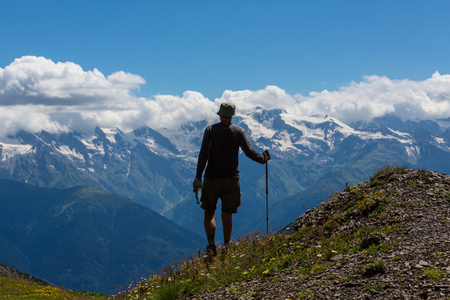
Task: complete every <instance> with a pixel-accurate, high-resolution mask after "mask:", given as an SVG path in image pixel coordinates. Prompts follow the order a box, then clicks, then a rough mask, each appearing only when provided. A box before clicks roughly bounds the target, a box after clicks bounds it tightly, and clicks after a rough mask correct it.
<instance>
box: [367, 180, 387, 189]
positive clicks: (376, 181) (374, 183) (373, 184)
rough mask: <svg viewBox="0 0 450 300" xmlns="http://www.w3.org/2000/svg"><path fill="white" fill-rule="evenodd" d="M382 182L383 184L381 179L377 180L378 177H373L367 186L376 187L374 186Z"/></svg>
mask: <svg viewBox="0 0 450 300" xmlns="http://www.w3.org/2000/svg"><path fill="white" fill-rule="evenodd" d="M382 184H384V182H383V181H381V180H378V179H374V180H372V181H371V182H370V183H369V187H376V186H379V185H382Z"/></svg>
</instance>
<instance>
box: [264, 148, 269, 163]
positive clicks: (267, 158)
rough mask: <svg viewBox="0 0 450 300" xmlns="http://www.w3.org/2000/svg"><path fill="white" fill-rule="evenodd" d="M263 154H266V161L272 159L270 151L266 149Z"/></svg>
mask: <svg viewBox="0 0 450 300" xmlns="http://www.w3.org/2000/svg"><path fill="white" fill-rule="evenodd" d="M263 156H264V158H265V159H266V162H267V161H269V160H270V153H269V151H268V150H265V151H264V152H263Z"/></svg>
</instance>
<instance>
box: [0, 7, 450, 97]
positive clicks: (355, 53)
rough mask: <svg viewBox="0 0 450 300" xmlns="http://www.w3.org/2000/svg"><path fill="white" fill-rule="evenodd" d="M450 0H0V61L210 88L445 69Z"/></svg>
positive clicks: (155, 84)
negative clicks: (38, 62) (31, 61)
mask: <svg viewBox="0 0 450 300" xmlns="http://www.w3.org/2000/svg"><path fill="white" fill-rule="evenodd" d="M449 13H450V2H449V1H264V0H262V1H261V0H258V1H170V0H169V1H67V0H66V1H42V0H41V1H22V0H15V1H7V0H1V1H0V20H1V21H0V22H1V26H0V36H1V37H2V43H1V44H2V46H1V48H0V53H1V55H0V67H2V68H4V67H5V66H7V65H9V64H10V63H11V62H13V61H14V59H16V58H19V57H21V56H24V55H34V56H43V57H45V58H48V59H51V60H53V61H55V62H57V61H61V62H66V61H71V62H74V63H76V64H78V65H80V66H81V67H82V68H83V69H84V70H92V69H94V68H97V69H98V70H100V71H101V72H102V73H103V74H105V75H109V74H111V73H113V72H116V71H125V72H130V73H133V74H138V75H140V76H142V77H143V78H144V80H145V81H146V84H145V85H142V86H141V89H140V95H142V96H146V97H148V96H151V95H155V94H171V95H181V94H182V93H183V92H184V91H186V90H193V91H197V92H200V93H202V94H203V95H205V96H206V97H208V98H209V99H211V100H213V99H214V98H216V97H217V98H219V97H221V95H222V93H223V92H224V91H225V90H244V89H250V90H258V89H262V88H264V87H266V86H267V85H276V86H278V87H280V88H282V89H285V90H286V91H287V92H288V93H290V94H296V93H301V94H303V95H307V94H308V93H309V92H311V91H322V90H324V89H327V90H336V89H337V88H339V87H340V86H344V85H346V84H348V83H349V82H351V81H361V80H362V78H363V76H365V75H379V76H387V77H389V78H391V79H403V78H409V79H411V80H423V79H425V78H428V77H430V76H431V75H432V74H433V73H434V72H435V71H439V72H440V73H441V74H448V73H450V52H449V49H450V38H449V36H450V35H449V32H450V21H449V19H448V15H449Z"/></svg>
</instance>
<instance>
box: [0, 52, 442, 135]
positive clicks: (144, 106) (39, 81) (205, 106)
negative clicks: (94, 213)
mask: <svg viewBox="0 0 450 300" xmlns="http://www.w3.org/2000/svg"><path fill="white" fill-rule="evenodd" d="M142 84H145V80H144V79H143V78H142V77H140V76H139V75H135V74H130V73H125V72H122V71H120V72H116V73H113V74H111V75H109V76H107V77H105V76H104V75H103V74H102V73H101V72H100V71H99V70H97V69H94V70H92V71H84V70H83V69H82V68H81V67H80V66H79V65H77V64H75V63H72V62H65V63H62V62H58V63H54V62H53V61H51V60H49V59H46V58H43V57H35V56H24V57H22V58H18V59H16V60H15V61H14V62H13V63H11V64H10V65H9V66H6V67H5V68H4V69H2V68H0V136H5V135H6V134H14V133H16V132H17V131H19V130H22V129H23V130H27V131H41V130H47V131H50V132H59V131H67V130H70V129H72V130H77V131H84V130H89V129H93V128H94V127H95V126H101V127H119V128H121V129H122V130H129V129H134V128H138V127H141V126H144V125H148V126H150V127H152V128H155V129H158V128H176V127H178V126H180V125H182V124H185V123H187V122H195V121H201V120H207V121H208V122H209V123H211V122H214V121H216V120H217V119H218V118H217V115H216V112H217V110H218V108H219V105H220V103H223V102H232V103H234V104H236V108H237V113H238V114H245V113H247V112H249V111H251V110H252V109H254V108H255V107H256V106H261V107H263V108H265V109H285V110H287V111H288V112H290V113H294V114H299V115H316V114H328V115H332V116H333V117H335V118H337V119H340V120H341V121H343V122H345V123H350V122H353V121H359V120H370V119H372V118H374V117H379V116H383V115H385V114H388V113H395V114H397V115H398V116H400V117H401V118H402V119H404V120H405V119H439V118H448V117H450V75H441V74H439V73H437V72H436V73H435V74H433V75H432V77H431V78H428V79H426V80H424V81H412V80H408V79H404V80H391V79H389V78H387V77H384V76H366V77H364V79H363V81H361V82H351V83H350V84H348V85H346V86H344V87H341V88H340V89H338V90H337V91H322V92H312V93H310V94H309V95H308V96H302V95H289V94H287V93H286V91H284V90H282V89H281V88H279V87H276V86H267V87H266V88H264V89H261V90H257V91H250V90H243V91H230V90H226V91H225V92H224V93H223V95H222V97H221V98H218V99H215V100H214V101H210V100H209V99H207V98H205V97H204V96H203V95H202V94H201V93H198V92H194V91H186V92H185V93H184V94H183V95H182V96H173V95H157V96H154V97H153V98H151V99H147V98H142V97H136V96H135V95H134V94H133V90H136V89H139V87H140V85H142Z"/></svg>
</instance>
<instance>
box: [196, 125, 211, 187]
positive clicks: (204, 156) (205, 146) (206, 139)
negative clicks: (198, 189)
mask: <svg viewBox="0 0 450 300" xmlns="http://www.w3.org/2000/svg"><path fill="white" fill-rule="evenodd" d="M210 143H211V135H210V132H209V131H208V128H206V129H205V133H204V134H203V141H202V146H201V148H200V153H199V154H198V161H197V173H196V175H195V178H196V179H200V180H201V178H202V174H203V171H204V170H205V167H206V163H207V162H208V158H209V150H210Z"/></svg>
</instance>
